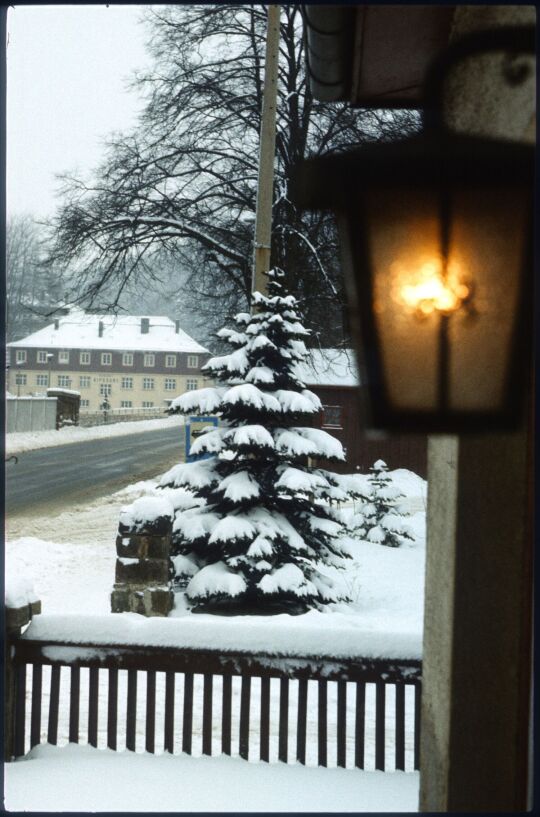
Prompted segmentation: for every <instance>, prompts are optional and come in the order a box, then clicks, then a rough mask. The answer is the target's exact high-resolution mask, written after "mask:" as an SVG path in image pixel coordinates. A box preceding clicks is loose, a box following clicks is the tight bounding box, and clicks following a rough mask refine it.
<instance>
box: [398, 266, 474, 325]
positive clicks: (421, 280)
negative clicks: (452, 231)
mask: <svg viewBox="0 0 540 817" xmlns="http://www.w3.org/2000/svg"><path fill="white" fill-rule="evenodd" d="M393 276H394V286H393V291H392V297H393V298H394V300H395V301H397V302H398V303H401V304H402V305H404V306H406V307H407V308H408V309H409V310H412V311H414V312H415V313H416V314H417V315H418V316H419V317H427V316H428V315H432V314H433V313H434V312H440V313H442V314H443V315H449V314H451V313H452V312H455V311H456V310H458V309H459V308H460V307H461V306H462V305H463V303H464V302H465V301H466V300H467V299H468V298H469V297H470V295H471V288H470V287H469V286H468V285H467V284H465V283H464V282H463V275H462V274H461V272H460V270H459V268H458V266H457V264H455V263H452V262H451V263H450V264H449V266H448V269H447V273H446V275H443V265H442V262H441V260H440V259H430V260H428V261H425V262H424V263H422V264H421V265H420V266H419V267H417V268H416V269H415V270H411V269H410V268H408V269H404V268H403V267H402V266H401V265H394V266H393Z"/></svg>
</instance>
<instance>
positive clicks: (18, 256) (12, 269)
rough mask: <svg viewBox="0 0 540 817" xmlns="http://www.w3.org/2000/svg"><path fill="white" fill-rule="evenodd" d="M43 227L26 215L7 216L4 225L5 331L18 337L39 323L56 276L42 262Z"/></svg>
mask: <svg viewBox="0 0 540 817" xmlns="http://www.w3.org/2000/svg"><path fill="white" fill-rule="evenodd" d="M43 240H44V237H43V230H42V228H40V226H39V225H38V224H37V223H36V222H35V221H34V220H33V218H32V217H31V216H30V215H16V216H11V217H10V218H9V219H8V222H7V229H6V268H7V280H6V302H7V303H6V329H7V331H6V335H7V340H8V341H12V340H18V339H19V338H22V337H24V335H27V334H28V333H29V332H33V331H35V330H36V329H38V328H40V327H41V326H43V324H44V322H45V317H44V316H45V314H46V313H47V311H48V310H50V309H51V308H52V307H51V304H52V301H53V300H55V299H57V298H58V290H59V287H60V285H61V284H60V280H59V278H58V276H57V275H56V274H55V273H53V270H52V269H51V267H50V265H48V264H46V263H45V262H44V251H45V250H44V245H43Z"/></svg>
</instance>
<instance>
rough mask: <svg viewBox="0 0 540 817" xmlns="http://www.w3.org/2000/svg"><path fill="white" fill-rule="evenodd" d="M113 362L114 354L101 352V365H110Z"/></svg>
mask: <svg viewBox="0 0 540 817" xmlns="http://www.w3.org/2000/svg"><path fill="white" fill-rule="evenodd" d="M111 364H112V354H111V353H110V352H102V353H101V365H102V366H110V365H111Z"/></svg>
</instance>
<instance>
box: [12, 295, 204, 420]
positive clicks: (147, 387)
mask: <svg viewBox="0 0 540 817" xmlns="http://www.w3.org/2000/svg"><path fill="white" fill-rule="evenodd" d="M209 357H210V353H209V352H208V350H207V349H205V348H204V346H201V344H200V343H197V341H195V340H193V338H191V337H190V336H189V335H187V334H186V333H185V332H184V331H183V330H182V329H181V328H180V325H179V321H173V320H170V319H169V318H167V317H164V316H150V317H140V316H134V315H129V316H114V315H92V314H88V313H85V312H83V311H81V310H78V309H71V310H70V311H69V312H68V314H66V315H64V316H63V317H59V318H56V319H55V320H54V322H53V323H51V324H49V325H48V326H45V327H44V328H43V329H40V330H38V331H37V332H34V333H33V334H31V335H28V336H27V337H26V338H22V339H21V340H18V341H15V342H13V343H9V344H8V362H9V366H10V368H9V375H8V384H7V388H8V391H10V392H11V393H13V394H20V395H21V396H23V395H35V394H43V393H44V392H45V391H46V390H47V388H49V387H50V388H64V389H73V390H75V391H78V392H80V395H81V409H82V410H83V411H84V410H88V411H96V410H98V409H100V408H102V404H103V403H104V402H105V400H106V401H107V402H108V404H109V406H110V408H111V409H119V408H125V409H130V408H156V409H159V408H165V407H166V406H167V405H168V403H169V402H170V400H172V399H173V398H174V397H177V396H178V395H180V394H183V393H184V392H185V391H189V390H192V389H198V388H201V386H203V385H204V384H205V382H207V381H206V379H205V378H204V375H203V374H202V372H201V367H202V366H203V365H204V363H205V362H206V361H207V360H208V359H209Z"/></svg>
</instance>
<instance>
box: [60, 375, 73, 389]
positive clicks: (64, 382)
mask: <svg viewBox="0 0 540 817" xmlns="http://www.w3.org/2000/svg"><path fill="white" fill-rule="evenodd" d="M58 385H59V386H60V388H61V389H69V388H70V387H71V377H69V375H67V374H59V375H58Z"/></svg>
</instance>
